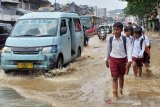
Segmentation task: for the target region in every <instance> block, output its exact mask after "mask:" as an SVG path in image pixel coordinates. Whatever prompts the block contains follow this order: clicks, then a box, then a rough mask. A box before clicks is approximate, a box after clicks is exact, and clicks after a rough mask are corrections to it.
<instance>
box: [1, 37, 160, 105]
mask: <svg viewBox="0 0 160 107" xmlns="http://www.w3.org/2000/svg"><path fill="white" fill-rule="evenodd" d="M159 46H160V43H159V42H156V40H155V38H154V39H153V40H152V49H151V64H150V68H149V70H148V71H147V72H146V71H144V70H143V74H142V78H141V79H138V78H135V77H134V76H133V72H132V70H130V73H129V75H127V76H125V87H124V96H122V97H120V98H119V99H118V100H117V101H113V102H112V103H106V102H105V100H106V99H109V98H111V97H112V88H111V77H110V71H109V69H107V68H106V67H105V62H104V60H103V59H104V57H105V48H106V41H100V40H99V39H98V37H97V36H94V37H92V38H90V41H89V45H88V46H87V47H85V48H84V50H83V54H82V57H81V58H78V59H76V60H74V61H73V62H72V63H70V64H69V65H68V66H67V67H66V68H64V69H62V70H54V71H52V72H54V74H57V75H56V76H55V75H54V76H53V77H45V76H43V75H39V76H29V75H27V76H22V75H6V74H4V73H3V70H0V71H1V72H0V107H50V106H52V107H110V106H111V107H112V106H113V107H132V106H134V107H135V106H138V107H158V106H160V84H159V83H160V66H159V65H160V47H159Z"/></svg>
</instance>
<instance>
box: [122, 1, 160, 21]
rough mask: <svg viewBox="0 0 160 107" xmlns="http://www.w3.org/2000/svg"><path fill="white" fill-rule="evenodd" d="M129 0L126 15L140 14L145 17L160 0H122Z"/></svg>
mask: <svg viewBox="0 0 160 107" xmlns="http://www.w3.org/2000/svg"><path fill="white" fill-rule="evenodd" d="M121 1H127V2H128V4H127V7H126V8H125V9H124V13H125V14H126V15H133V16H138V17H139V18H143V17H144V15H145V14H148V13H150V12H151V11H152V10H153V9H154V8H155V7H156V5H157V3H158V2H160V0H121Z"/></svg>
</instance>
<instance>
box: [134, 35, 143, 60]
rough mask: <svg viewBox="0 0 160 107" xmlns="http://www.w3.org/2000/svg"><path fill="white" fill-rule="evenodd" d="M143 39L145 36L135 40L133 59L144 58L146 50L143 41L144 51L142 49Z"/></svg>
mask: <svg viewBox="0 0 160 107" xmlns="http://www.w3.org/2000/svg"><path fill="white" fill-rule="evenodd" d="M141 39H143V36H141V37H140V38H138V39H135V40H134V42H133V47H132V57H136V58H143V53H144V50H145V41H143V43H142V49H141V47H140V41H141Z"/></svg>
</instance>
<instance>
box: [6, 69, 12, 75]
mask: <svg viewBox="0 0 160 107" xmlns="http://www.w3.org/2000/svg"><path fill="white" fill-rule="evenodd" d="M11 72H12V71H11V70H4V73H5V74H10V73H11Z"/></svg>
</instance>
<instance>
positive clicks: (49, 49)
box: [42, 45, 57, 54]
mask: <svg viewBox="0 0 160 107" xmlns="http://www.w3.org/2000/svg"><path fill="white" fill-rule="evenodd" d="M56 52H57V45H53V46H51V47H44V48H43V49H42V54H47V53H56Z"/></svg>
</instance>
